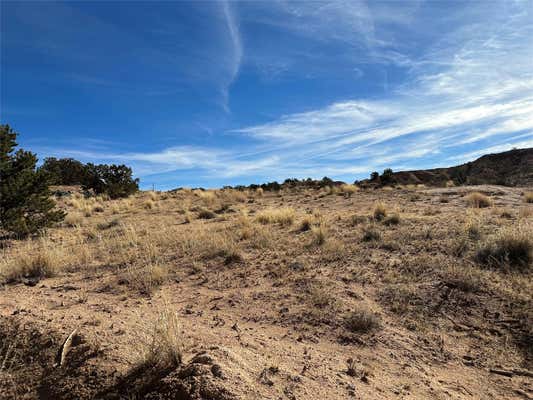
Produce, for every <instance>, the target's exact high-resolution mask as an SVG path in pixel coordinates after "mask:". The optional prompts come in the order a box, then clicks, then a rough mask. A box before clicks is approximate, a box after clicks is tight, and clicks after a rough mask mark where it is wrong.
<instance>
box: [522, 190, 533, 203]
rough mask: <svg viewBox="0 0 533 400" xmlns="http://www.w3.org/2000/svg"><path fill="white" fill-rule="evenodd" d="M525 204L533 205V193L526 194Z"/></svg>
mask: <svg viewBox="0 0 533 400" xmlns="http://www.w3.org/2000/svg"><path fill="white" fill-rule="evenodd" d="M524 202H526V203H530V204H531V203H533V192H525V193H524Z"/></svg>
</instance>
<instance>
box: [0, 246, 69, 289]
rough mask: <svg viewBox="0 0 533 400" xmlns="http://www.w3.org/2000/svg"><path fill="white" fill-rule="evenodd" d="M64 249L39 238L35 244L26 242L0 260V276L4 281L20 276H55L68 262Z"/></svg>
mask: <svg viewBox="0 0 533 400" xmlns="http://www.w3.org/2000/svg"><path fill="white" fill-rule="evenodd" d="M68 261H69V259H68V255H67V254H66V253H65V252H64V249H63V248H62V247H60V246H59V245H57V244H54V243H52V242H50V240H49V239H47V238H41V239H40V240H39V243H38V244H37V246H34V245H33V243H31V242H28V243H26V244H25V245H24V246H22V247H21V248H19V249H18V251H17V252H16V253H15V254H13V255H11V257H9V258H3V259H2V260H1V261H0V277H1V278H2V280H4V281H17V280H20V279H22V278H49V277H53V276H55V275H56V274H57V273H58V272H59V271H60V270H61V269H63V268H64V267H65V266H66V265H67V263H68Z"/></svg>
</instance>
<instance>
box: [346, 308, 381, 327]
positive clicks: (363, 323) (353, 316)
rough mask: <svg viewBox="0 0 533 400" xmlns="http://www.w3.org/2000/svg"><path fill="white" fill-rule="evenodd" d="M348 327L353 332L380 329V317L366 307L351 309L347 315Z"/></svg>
mask: <svg viewBox="0 0 533 400" xmlns="http://www.w3.org/2000/svg"><path fill="white" fill-rule="evenodd" d="M344 321H345V324H346V329H348V330H349V331H350V332H352V333H368V332H372V331H374V330H377V329H379V327H380V325H381V324H380V319H379V317H378V316H377V315H376V314H375V313H373V312H372V311H370V310H369V309H367V308H365V307H360V308H357V309H356V310H354V311H351V312H350V313H349V314H348V315H347V316H346V317H345V320H344Z"/></svg>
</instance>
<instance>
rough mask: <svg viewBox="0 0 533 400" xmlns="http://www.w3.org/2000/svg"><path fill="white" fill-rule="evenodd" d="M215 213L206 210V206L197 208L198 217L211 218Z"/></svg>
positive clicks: (214, 216)
mask: <svg viewBox="0 0 533 400" xmlns="http://www.w3.org/2000/svg"><path fill="white" fill-rule="evenodd" d="M216 216H217V215H216V214H215V213H214V212H213V211H211V210H208V209H207V208H203V207H202V208H200V209H199V210H198V218H200V219H213V218H216Z"/></svg>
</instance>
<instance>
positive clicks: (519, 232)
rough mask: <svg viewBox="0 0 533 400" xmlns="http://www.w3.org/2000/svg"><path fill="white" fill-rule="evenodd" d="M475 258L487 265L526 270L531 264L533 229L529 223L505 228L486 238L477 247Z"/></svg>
mask: <svg viewBox="0 0 533 400" xmlns="http://www.w3.org/2000/svg"><path fill="white" fill-rule="evenodd" d="M475 258H476V260H477V261H478V262H479V263H480V264H484V265H487V266H498V267H506V266H507V267H509V268H512V269H516V270H527V269H529V268H530V267H531V265H532V264H533V229H532V227H531V225H525V224H524V225H519V226H516V227H509V228H505V229H503V230H502V231H500V232H499V233H498V234H497V235H496V236H495V237H492V238H489V239H487V240H486V241H485V242H484V243H482V244H481V246H480V248H479V249H478V251H477V253H476V256H475Z"/></svg>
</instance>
